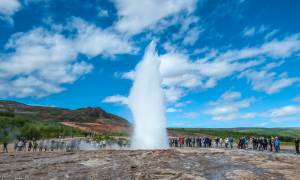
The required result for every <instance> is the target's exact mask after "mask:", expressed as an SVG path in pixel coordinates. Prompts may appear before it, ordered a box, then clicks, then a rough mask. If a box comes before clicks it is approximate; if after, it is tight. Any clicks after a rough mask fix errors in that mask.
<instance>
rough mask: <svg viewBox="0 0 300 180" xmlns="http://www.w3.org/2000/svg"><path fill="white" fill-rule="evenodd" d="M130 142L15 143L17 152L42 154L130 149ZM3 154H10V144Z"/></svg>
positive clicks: (21, 141)
mask: <svg viewBox="0 0 300 180" xmlns="http://www.w3.org/2000/svg"><path fill="white" fill-rule="evenodd" d="M128 147H129V144H128V141H127V140H125V139H122V138H119V139H117V140H116V141H111V140H101V141H94V140H91V139H87V138H84V139H83V138H79V139H78V138H77V139H75V138H72V139H46V140H35V139H34V140H26V139H25V138H20V139H18V140H16V141H15V142H14V151H15V152H21V151H23V152H36V151H39V152H42V151H59V150H60V151H75V150H97V149H104V148H128ZM3 153H8V143H7V142H4V143H3Z"/></svg>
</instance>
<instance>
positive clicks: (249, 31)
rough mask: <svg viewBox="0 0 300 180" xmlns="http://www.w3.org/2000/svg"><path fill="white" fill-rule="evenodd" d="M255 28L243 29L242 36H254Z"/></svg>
mask: <svg viewBox="0 0 300 180" xmlns="http://www.w3.org/2000/svg"><path fill="white" fill-rule="evenodd" d="M255 31H256V30H255V28H254V27H251V28H249V27H246V28H245V29H244V31H243V35H244V36H253V35H254V34H255Z"/></svg>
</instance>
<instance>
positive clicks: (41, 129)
mask: <svg viewBox="0 0 300 180" xmlns="http://www.w3.org/2000/svg"><path fill="white" fill-rule="evenodd" d="M81 135H83V132H81V131H80V130H77V129H74V128H71V127H67V126H64V125H62V124H60V123H58V122H39V121H33V120H27V119H22V118H19V117H15V116H14V115H13V113H8V112H1V113H0V142H3V141H12V140H14V139H16V138H19V137H25V138H27V139H33V138H35V139H41V138H57V137H59V136H63V137H66V136H81Z"/></svg>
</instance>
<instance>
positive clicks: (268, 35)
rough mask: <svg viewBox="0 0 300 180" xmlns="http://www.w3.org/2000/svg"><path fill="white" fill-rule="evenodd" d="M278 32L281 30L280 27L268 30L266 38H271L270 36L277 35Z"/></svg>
mask: <svg viewBox="0 0 300 180" xmlns="http://www.w3.org/2000/svg"><path fill="white" fill-rule="evenodd" d="M278 32H279V30H278V29H274V30H272V31H270V32H268V33H267V34H266V35H265V39H270V38H272V37H274V35H276V34H277V33H278Z"/></svg>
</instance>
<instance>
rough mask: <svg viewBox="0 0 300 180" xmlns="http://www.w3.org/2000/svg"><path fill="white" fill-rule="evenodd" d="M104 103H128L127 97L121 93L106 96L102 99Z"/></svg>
mask: <svg viewBox="0 0 300 180" xmlns="http://www.w3.org/2000/svg"><path fill="white" fill-rule="evenodd" d="M102 102H104V103H112V104H121V105H127V104H128V97H126V96H122V95H114V96H108V97H106V98H104V99H103V100H102Z"/></svg>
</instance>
